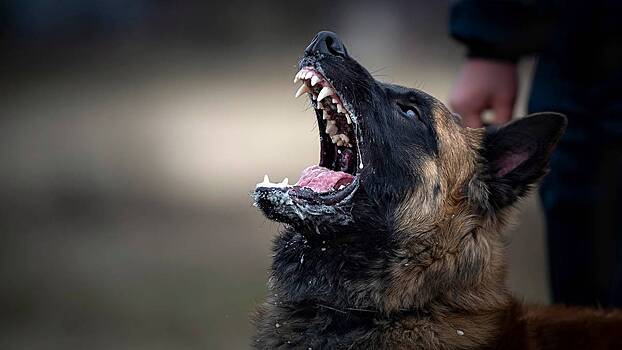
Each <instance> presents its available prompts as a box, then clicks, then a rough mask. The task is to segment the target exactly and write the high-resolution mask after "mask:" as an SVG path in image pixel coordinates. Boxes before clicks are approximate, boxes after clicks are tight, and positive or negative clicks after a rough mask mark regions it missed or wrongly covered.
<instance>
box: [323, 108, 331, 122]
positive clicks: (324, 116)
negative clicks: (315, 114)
mask: <svg viewBox="0 0 622 350" xmlns="http://www.w3.org/2000/svg"><path fill="white" fill-rule="evenodd" d="M329 117H330V114H328V112H327V111H326V110H324V111H323V112H322V119H324V120H326V119H328V118H329Z"/></svg>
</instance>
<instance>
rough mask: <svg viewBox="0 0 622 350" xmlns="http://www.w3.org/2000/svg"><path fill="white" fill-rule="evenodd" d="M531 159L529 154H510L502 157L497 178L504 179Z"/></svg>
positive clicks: (498, 163)
mask: <svg viewBox="0 0 622 350" xmlns="http://www.w3.org/2000/svg"><path fill="white" fill-rule="evenodd" d="M527 158H529V153H528V152H519V153H508V154H506V155H504V156H503V157H501V159H499V161H498V162H497V165H498V166H499V168H498V169H499V170H497V176H499V177H503V176H505V175H506V174H507V173H509V172H511V171H512V170H514V169H516V168H518V166H519V165H521V164H523V162H524V161H526V160H527Z"/></svg>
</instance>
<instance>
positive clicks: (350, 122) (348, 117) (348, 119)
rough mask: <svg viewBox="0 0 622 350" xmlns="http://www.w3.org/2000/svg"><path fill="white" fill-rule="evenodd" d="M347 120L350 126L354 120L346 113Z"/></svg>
mask: <svg viewBox="0 0 622 350" xmlns="http://www.w3.org/2000/svg"><path fill="white" fill-rule="evenodd" d="M346 120H347V121H348V124H352V119H350V115H349V114H348V113H346Z"/></svg>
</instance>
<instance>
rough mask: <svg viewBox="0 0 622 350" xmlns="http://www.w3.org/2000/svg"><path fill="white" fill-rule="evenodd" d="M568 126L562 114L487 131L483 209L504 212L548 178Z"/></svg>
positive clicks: (482, 177)
mask: <svg viewBox="0 0 622 350" xmlns="http://www.w3.org/2000/svg"><path fill="white" fill-rule="evenodd" d="M566 123H567V121H566V117H565V116H563V115H561V114H557V113H537V114H532V115H529V116H527V117H524V118H521V119H518V120H516V121H513V122H510V123H508V124H506V125H504V126H501V127H489V128H487V129H486V133H485V136H484V139H483V144H482V146H483V147H482V151H481V152H482V153H481V159H482V161H483V162H484V164H483V165H482V167H481V169H482V170H481V173H480V174H479V180H480V181H482V182H483V183H484V185H485V187H486V192H487V196H486V197H487V198H486V201H487V202H488V203H486V204H485V205H484V207H487V208H488V209H501V208H504V207H506V206H509V205H512V204H513V203H514V202H516V200H517V199H519V198H520V197H522V196H523V195H525V194H526V193H527V192H529V190H530V189H531V187H532V186H533V185H534V184H536V183H537V182H538V181H539V180H540V179H541V178H542V177H543V176H544V175H545V174H546V172H547V170H548V163H549V158H550V156H551V152H552V151H553V149H554V148H555V145H556V144H557V141H559V138H560V137H561V135H562V134H563V132H564V130H565V129H566ZM482 204H483V203H482Z"/></svg>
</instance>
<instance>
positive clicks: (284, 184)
mask: <svg viewBox="0 0 622 350" xmlns="http://www.w3.org/2000/svg"><path fill="white" fill-rule="evenodd" d="M281 185H282V186H287V185H289V179H288V178H284V179H283V181H281Z"/></svg>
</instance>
